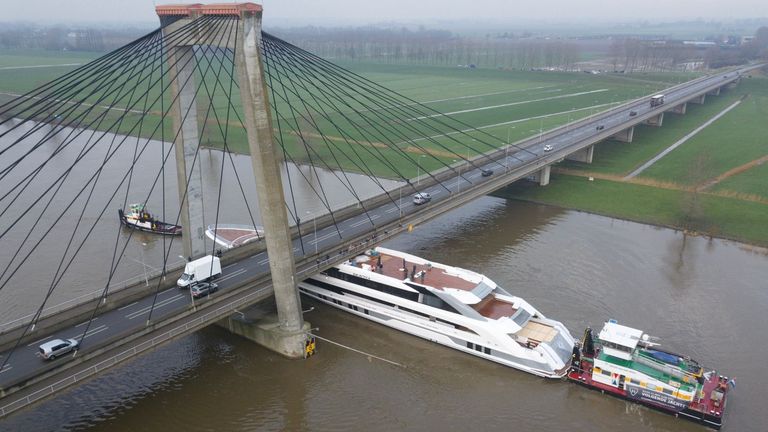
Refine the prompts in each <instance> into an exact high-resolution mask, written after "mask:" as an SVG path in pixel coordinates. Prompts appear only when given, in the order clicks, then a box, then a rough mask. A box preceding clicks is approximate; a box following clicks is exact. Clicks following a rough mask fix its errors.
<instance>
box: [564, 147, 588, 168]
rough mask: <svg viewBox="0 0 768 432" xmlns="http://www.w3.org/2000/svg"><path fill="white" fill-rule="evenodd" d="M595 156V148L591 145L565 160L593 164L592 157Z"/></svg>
mask: <svg viewBox="0 0 768 432" xmlns="http://www.w3.org/2000/svg"><path fill="white" fill-rule="evenodd" d="M594 154H595V146H594V145H591V146H589V147H584V148H583V149H581V150H578V151H575V152H573V153H571V154H569V155H568V156H566V157H565V158H566V159H568V160H572V161H576V162H583V163H588V164H591V163H592V157H593V156H594Z"/></svg>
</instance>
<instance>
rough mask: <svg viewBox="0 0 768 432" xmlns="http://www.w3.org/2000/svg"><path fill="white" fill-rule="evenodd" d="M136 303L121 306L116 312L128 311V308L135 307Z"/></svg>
mask: <svg viewBox="0 0 768 432" xmlns="http://www.w3.org/2000/svg"><path fill="white" fill-rule="evenodd" d="M137 303H138V301H135V302H133V303H131V304H128V305H125V306H123V307H121V308H117V310H123V309H128V308H129V307H131V306H134V305H136V304H137Z"/></svg>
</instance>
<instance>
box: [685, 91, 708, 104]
mask: <svg viewBox="0 0 768 432" xmlns="http://www.w3.org/2000/svg"><path fill="white" fill-rule="evenodd" d="M706 98H707V95H706V94H701V95H699V96H696V97H695V98H693V99H691V100H689V101H688V103H692V104H696V105H703V104H704V100H705V99H706Z"/></svg>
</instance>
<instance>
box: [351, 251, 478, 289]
mask: <svg viewBox="0 0 768 432" xmlns="http://www.w3.org/2000/svg"><path fill="white" fill-rule="evenodd" d="M363 258H367V260H363ZM352 263H353V265H355V266H356V267H359V268H362V269H369V270H370V271H373V272H376V273H379V274H383V275H385V276H389V277H391V278H394V279H397V280H400V281H413V282H416V283H418V284H421V285H426V286H429V287H431V288H435V289H438V290H441V291H442V290H443V289H444V288H454V289H459V290H463V291H472V290H473V289H474V288H476V287H477V285H478V283H476V282H471V281H468V280H466V279H464V278H462V277H460V276H458V275H455V274H450V273H447V272H446V271H445V269H443V268H440V267H437V266H434V265H431V264H423V263H415V262H411V261H408V260H407V259H405V258H402V257H399V256H395V255H391V254H388V253H386V252H379V253H378V255H361V256H359V257H357V258H356V259H354V260H352ZM414 268H415V269H416V272H415V274H414ZM406 276H407V277H406Z"/></svg>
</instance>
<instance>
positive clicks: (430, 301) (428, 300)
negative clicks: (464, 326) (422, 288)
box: [422, 293, 459, 313]
mask: <svg viewBox="0 0 768 432" xmlns="http://www.w3.org/2000/svg"><path fill="white" fill-rule="evenodd" d="M422 303H423V304H425V305H427V306H432V307H435V308H438V309H442V310H444V311H448V312H453V313H459V312H458V311H457V310H456V309H454V308H453V306H451V305H449V304H448V303H446V302H444V301H443V299H441V298H440V297H438V296H436V295H434V294H432V293H426V294H424V296H423V299H422Z"/></svg>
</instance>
